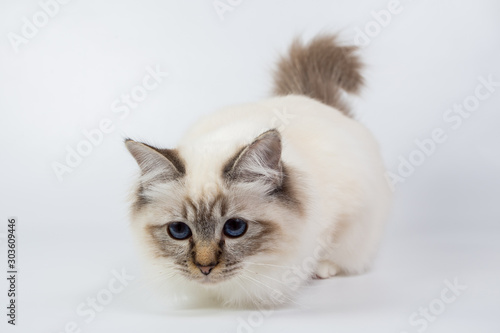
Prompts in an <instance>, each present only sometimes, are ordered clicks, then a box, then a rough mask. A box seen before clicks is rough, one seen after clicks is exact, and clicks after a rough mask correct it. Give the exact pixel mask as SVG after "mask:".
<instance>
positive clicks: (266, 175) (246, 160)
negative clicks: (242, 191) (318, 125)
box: [224, 129, 283, 187]
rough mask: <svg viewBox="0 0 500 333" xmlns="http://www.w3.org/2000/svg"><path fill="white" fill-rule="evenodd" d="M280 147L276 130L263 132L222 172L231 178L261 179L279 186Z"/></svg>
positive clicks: (281, 170) (279, 137) (280, 182)
mask: <svg viewBox="0 0 500 333" xmlns="http://www.w3.org/2000/svg"><path fill="white" fill-rule="evenodd" d="M281 148H282V147H281V135H280V133H279V132H278V131H277V130H275V129H272V130H269V131H267V132H264V133H263V134H261V135H259V136H258V137H257V138H256V139H255V140H254V141H253V142H252V143H251V144H249V145H248V146H246V147H245V148H244V149H243V150H242V151H241V152H240V153H239V154H238V155H237V156H235V158H233V159H232V160H231V161H230V162H229V163H228V164H227V165H226V167H225V168H224V173H225V175H226V177H227V178H228V179H231V180H236V181H243V182H253V181H263V182H265V183H267V184H269V185H272V186H273V187H279V186H281V184H282V182H283V167H282V163H281Z"/></svg>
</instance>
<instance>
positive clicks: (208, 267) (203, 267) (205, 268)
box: [196, 265, 215, 275]
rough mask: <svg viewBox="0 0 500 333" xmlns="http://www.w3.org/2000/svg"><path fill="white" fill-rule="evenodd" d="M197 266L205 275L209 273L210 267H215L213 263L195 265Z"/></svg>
mask: <svg viewBox="0 0 500 333" xmlns="http://www.w3.org/2000/svg"><path fill="white" fill-rule="evenodd" d="M196 266H198V268H199V269H200V271H201V272H202V273H203V274H205V275H208V274H210V272H211V271H212V268H214V267H215V265H210V266H201V265H196Z"/></svg>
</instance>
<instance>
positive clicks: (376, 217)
mask: <svg viewBox="0 0 500 333" xmlns="http://www.w3.org/2000/svg"><path fill="white" fill-rule="evenodd" d="M352 51H353V49H352V48H346V47H339V46H338V45H336V42H335V40H334V39H333V38H329V37H322V38H318V39H316V40H315V41H314V42H313V43H312V44H310V45H309V46H308V47H302V46H300V45H299V44H295V45H294V46H293V48H292V50H291V55H290V58H289V59H283V60H282V61H281V63H280V67H279V69H278V71H277V73H276V89H275V90H276V92H277V93H278V94H279V95H288V96H281V97H274V98H271V99H268V100H264V101H261V102H258V103H253V104H247V105H241V106H236V107H229V108H226V109H223V110H220V111H219V112H216V113H214V114H211V115H209V116H206V117H205V118H203V119H201V120H200V121H199V122H198V123H196V124H195V125H194V126H193V127H192V128H191V129H190V130H189V131H188V132H187V133H186V135H185V136H184V137H183V139H182V140H181V141H180V143H179V146H178V148H177V149H176V150H159V149H156V148H154V147H151V146H147V145H144V144H141V143H137V142H134V141H131V140H128V141H127V147H128V148H129V150H130V152H131V153H132V155H133V156H134V157H135V158H136V160H137V161H138V163H139V165H140V166H141V169H142V176H141V177H140V179H139V185H138V186H137V188H136V192H135V197H134V198H135V199H134V204H133V209H132V211H133V212H132V218H133V227H134V231H135V233H136V234H137V235H139V238H140V240H141V244H142V245H143V248H144V249H145V250H146V255H147V256H148V257H149V258H151V259H152V264H153V267H155V268H156V269H157V270H158V271H159V272H161V274H164V275H165V279H166V281H165V283H168V280H172V284H174V285H175V286H176V287H175V288H176V290H177V291H180V292H181V293H182V292H183V290H184V291H185V292H187V293H189V294H191V295H195V296H193V297H202V295H203V297H204V296H208V297H213V298H216V299H218V300H220V301H221V302H222V303H225V304H231V305H232V304H235V305H239V304H244V305H262V306H269V305H273V304H278V303H283V302H288V301H290V300H291V299H292V298H293V296H294V292H295V290H296V289H297V287H299V286H300V285H301V284H303V283H304V282H305V281H307V280H309V279H310V278H313V277H321V278H327V277H330V276H333V275H335V274H337V273H346V274H351V273H359V272H362V271H364V270H366V269H367V268H368V267H369V265H370V263H371V261H372V259H373V257H374V254H375V252H376V249H377V245H378V243H379V241H380V238H381V233H382V230H383V225H384V221H385V218H386V214H387V209H388V205H389V201H390V195H389V192H390V191H389V188H388V185H387V182H386V180H385V177H384V172H385V171H384V167H383V163H382V161H381V158H380V155H379V152H378V146H377V144H376V142H375V140H374V139H373V137H372V135H371V134H370V133H369V132H368V130H367V129H366V128H365V127H364V126H362V125H361V124H359V123H358V122H356V121H354V120H353V119H351V118H349V117H348V116H346V112H345V111H343V112H342V111H339V110H338V109H342V110H346V106H345V105H346V104H345V103H344V101H343V99H341V96H342V92H341V90H344V91H346V92H355V91H357V89H359V86H360V84H361V77H360V76H359V72H358V68H359V63H358V62H357V59H356V58H355V57H354V55H352ZM342 67H344V68H342ZM329 90H331V91H332V92H329ZM298 94H305V95H309V96H312V97H314V98H317V99H320V100H321V101H323V102H325V103H328V104H331V105H333V106H336V107H337V108H334V107H332V106H329V105H326V104H323V103H321V102H320V101H316V100H314V99H312V98H310V97H306V96H299V95H298ZM172 223H173V224H172ZM186 227H187V229H186ZM167 229H168V230H167ZM235 235H236V236H235Z"/></svg>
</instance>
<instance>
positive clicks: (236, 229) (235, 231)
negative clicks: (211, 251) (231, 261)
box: [224, 218, 247, 237]
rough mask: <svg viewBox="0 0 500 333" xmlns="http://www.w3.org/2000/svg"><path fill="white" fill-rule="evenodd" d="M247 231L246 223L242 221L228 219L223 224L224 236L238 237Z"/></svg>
mask: <svg viewBox="0 0 500 333" xmlns="http://www.w3.org/2000/svg"><path fill="white" fill-rule="evenodd" d="M246 231H247V223H246V222H245V221H243V220H242V219H236V218H235V219H229V220H227V221H226V223H225V224H224V235H226V236H228V237H240V236H243V234H244V233H245V232H246Z"/></svg>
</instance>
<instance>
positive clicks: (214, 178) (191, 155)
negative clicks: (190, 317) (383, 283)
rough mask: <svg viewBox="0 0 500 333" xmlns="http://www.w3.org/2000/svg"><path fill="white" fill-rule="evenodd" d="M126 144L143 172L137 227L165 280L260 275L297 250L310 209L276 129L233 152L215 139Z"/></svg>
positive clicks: (205, 281)
mask: <svg viewBox="0 0 500 333" xmlns="http://www.w3.org/2000/svg"><path fill="white" fill-rule="evenodd" d="M126 146H127V148H128V150H129V151H130V153H131V154H132V156H133V157H134V158H135V160H136V161H137V163H138V164H139V167H140V169H141V176H140V177H139V180H138V184H137V187H136V189H135V193H134V197H133V203H132V224H133V227H134V230H135V232H136V233H138V234H140V238H141V240H142V244H143V246H144V247H145V248H146V249H147V250H148V251H147V254H148V256H150V258H151V259H152V260H153V263H154V265H155V266H156V267H157V268H158V269H159V270H161V271H162V272H161V273H162V274H164V276H165V279H168V278H169V277H172V276H176V277H182V279H183V280H184V281H187V280H189V281H191V282H194V283H199V284H201V285H204V286H207V287H208V286H214V285H220V284H221V283H224V282H228V281H234V280H235V279H236V280H237V279H238V277H241V278H243V277H245V278H247V279H257V280H260V277H258V276H257V277H256V276H255V274H259V272H265V271H268V272H269V270H270V269H271V268H272V267H273V263H274V264H276V267H278V264H279V263H283V262H284V261H285V259H284V258H287V256H288V255H290V254H291V253H292V252H293V250H291V248H293V244H294V243H295V244H296V243H297V237H300V235H297V234H295V233H294V230H295V228H296V226H297V225H298V224H300V223H301V216H302V215H303V213H304V212H303V209H304V207H303V202H302V197H301V189H300V186H299V185H297V180H296V179H295V178H296V177H295V176H294V175H292V174H293V173H294V172H295V171H294V170H292V169H291V168H290V167H289V166H287V165H285V164H284V163H283V161H282V158H281V156H282V142H281V136H280V133H279V132H278V131H277V130H269V131H267V132H265V133H263V134H261V135H259V136H258V137H256V138H255V139H254V140H253V141H250V143H247V144H243V145H239V146H237V147H234V151H229V150H232V149H227V147H226V148H224V147H222V146H220V147H218V146H217V145H215V144H212V145H211V147H202V148H200V147H197V148H196V149H192V148H193V147H180V148H179V149H158V148H155V147H152V146H150V145H147V144H144V143H139V142H136V141H132V140H126ZM220 150H224V151H223V152H221V151H220ZM215 152H216V153H215ZM223 155H226V158H221V156H223ZM252 272H253V273H252ZM278 273H280V271H279V269H278V270H276V272H274V273H273V274H274V275H275V276H278V275H279V274H278ZM264 289H265V288H264ZM267 292H268V291H267Z"/></svg>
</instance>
